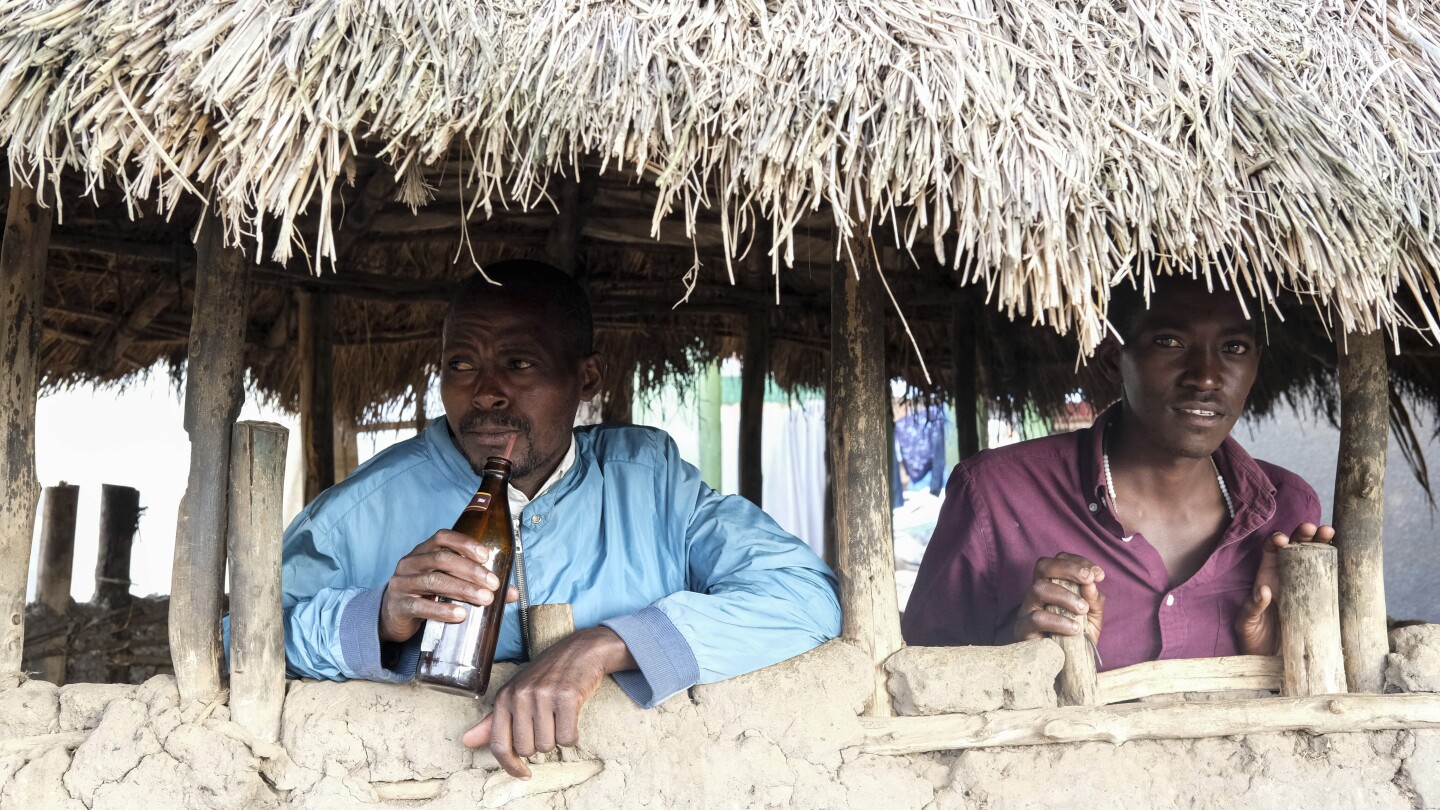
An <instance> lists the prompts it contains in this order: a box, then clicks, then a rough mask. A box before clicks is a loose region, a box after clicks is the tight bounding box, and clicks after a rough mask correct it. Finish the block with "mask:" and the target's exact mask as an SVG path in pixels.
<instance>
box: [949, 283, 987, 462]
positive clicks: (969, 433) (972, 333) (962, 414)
mask: <svg viewBox="0 0 1440 810" xmlns="http://www.w3.org/2000/svg"><path fill="white" fill-rule="evenodd" d="M978 317H979V312H978V311H977V307H975V305H974V304H972V303H971V302H970V301H968V300H963V299H962V300H960V301H957V302H956V303H955V309H954V312H953V314H952V316H951V323H952V327H953V333H952V334H953V337H954V340H953V343H952V344H951V347H952V351H953V352H954V354H955V358H954V367H955V437H956V444H957V447H958V448H959V453H958V455H959V456H960V458H959V459H957V461H964V460H965V459H967V458H969V457H971V456H973V455H975V454H976V453H978V452H980V415H979V413H978V411H979V407H980V393H979V385H978V384H977V383H978V375H979V373H980V368H979V363H978V362H977V361H976V347H975V343H976V341H978V340H979V330H978V329H977V328H976V326H977V324H976V321H977V319H978Z"/></svg>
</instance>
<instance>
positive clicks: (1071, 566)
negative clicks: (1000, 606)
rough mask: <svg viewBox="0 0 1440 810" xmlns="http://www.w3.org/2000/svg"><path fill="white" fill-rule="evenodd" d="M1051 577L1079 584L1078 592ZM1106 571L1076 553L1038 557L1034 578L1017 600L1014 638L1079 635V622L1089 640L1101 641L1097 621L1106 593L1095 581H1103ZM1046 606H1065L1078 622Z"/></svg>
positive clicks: (1101, 616) (1101, 615)
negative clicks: (1051, 634) (1082, 623)
mask: <svg viewBox="0 0 1440 810" xmlns="http://www.w3.org/2000/svg"><path fill="white" fill-rule="evenodd" d="M1052 579H1063V580H1066V581H1068V582H1073V583H1075V584H1076V585H1079V586H1080V593H1079V594H1075V593H1072V592H1071V591H1070V590H1069V589H1068V588H1065V587H1063V586H1061V585H1056V584H1055V583H1053V582H1051V581H1050V580H1052ZM1104 579H1105V572H1104V571H1102V570H1101V569H1100V567H1099V566H1097V565H1096V564H1095V563H1092V562H1090V561H1089V560H1087V559H1085V558H1084V557H1081V556H1080V555H1078V554H1070V553H1068V552H1064V551H1062V552H1060V553H1058V554H1056V555H1055V556H1054V557H1041V558H1040V559H1039V560H1037V561H1036V563H1035V581H1034V582H1032V583H1031V584H1030V590H1029V591H1027V592H1026V594H1025V598H1024V599H1023V600H1022V601H1021V602H1020V610H1019V612H1017V613H1016V614H1015V624H1014V627H1013V629H1012V633H1013V635H1014V638H1015V640H1016V641H1027V640H1029V639H1032V638H1043V637H1044V636H1045V634H1046V633H1053V634H1056V635H1061V636H1073V635H1078V634H1079V633H1080V630H1081V621H1083V622H1084V623H1085V630H1086V633H1087V635H1089V636H1090V639H1091V640H1092V641H1095V642H1097V643H1098V642H1099V641H1100V624H1101V620H1102V618H1103V614H1104V611H1105V595H1104V594H1102V593H1100V589H1099V588H1098V587H1097V583H1100V582H1102V581H1104ZM1047 605H1054V606H1055V607H1059V608H1064V609H1065V610H1068V611H1069V612H1071V613H1074V614H1075V615H1076V616H1078V617H1080V619H1081V621H1076V620H1073V619H1068V618H1066V617H1064V616H1061V615H1060V614H1058V613H1054V612H1052V611H1049V610H1046V609H1045V608H1046V606H1047Z"/></svg>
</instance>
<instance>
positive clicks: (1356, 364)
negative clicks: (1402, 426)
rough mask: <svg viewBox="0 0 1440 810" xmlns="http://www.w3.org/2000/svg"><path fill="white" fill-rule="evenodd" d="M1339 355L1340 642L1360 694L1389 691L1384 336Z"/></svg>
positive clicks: (1355, 338)
mask: <svg viewBox="0 0 1440 810" xmlns="http://www.w3.org/2000/svg"><path fill="white" fill-rule="evenodd" d="M1345 348H1346V351H1345V352H1342V353H1341V354H1340V454H1339V458H1338V460H1337V469H1336V471H1335V546H1336V548H1337V549H1339V552H1340V639H1341V643H1342V644H1343V645H1344V650H1345V678H1346V681H1347V682H1348V683H1349V685H1350V690H1351V691H1353V692H1383V691H1384V690H1385V656H1386V655H1387V654H1388V653H1389V652H1390V643H1389V634H1388V629H1387V624H1386V618H1385V565H1384V554H1383V544H1382V541H1383V539H1384V535H1385V452H1386V449H1387V445H1388V444H1389V438H1390V436H1389V407H1390V399H1389V397H1390V387H1389V384H1388V382H1387V381H1386V361H1385V338H1384V335H1383V334H1382V333H1380V332H1378V331H1376V332H1371V333H1369V334H1363V335H1362V334H1358V333H1351V334H1348V335H1346V336H1345Z"/></svg>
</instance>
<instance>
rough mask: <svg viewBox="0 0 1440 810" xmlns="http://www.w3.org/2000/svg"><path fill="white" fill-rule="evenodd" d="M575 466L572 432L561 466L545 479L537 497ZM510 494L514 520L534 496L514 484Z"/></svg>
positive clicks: (511, 513) (518, 517) (573, 436)
mask: <svg viewBox="0 0 1440 810" xmlns="http://www.w3.org/2000/svg"><path fill="white" fill-rule="evenodd" d="M574 466H575V434H573V433H572V434H570V448H569V449H568V450H566V451H565V457H564V458H562V459H560V466H559V467H556V468H555V472H553V473H550V477H549V478H547V479H545V483H544V484H542V485H541V486H540V489H539V490H538V491H537V492H536V493H535V498H538V497H540V496H541V495H544V494H545V493H546V491H548V490H549V489H550V487H553V486H555V482H557V481H559V480H560V479H561V478H564V477H565V474H566V473H568V472H570V468H571V467H574ZM508 494H509V496H510V515H511V518H512V519H513V520H519V519H520V513H521V512H523V511H524V510H525V507H527V506H529V505H530V503H531V502H532V501H533V500H534V498H527V497H525V493H523V492H521V491H520V490H519V489H518V488H517V487H516V486H515V485H514V484H511V485H510V487H509V490H508Z"/></svg>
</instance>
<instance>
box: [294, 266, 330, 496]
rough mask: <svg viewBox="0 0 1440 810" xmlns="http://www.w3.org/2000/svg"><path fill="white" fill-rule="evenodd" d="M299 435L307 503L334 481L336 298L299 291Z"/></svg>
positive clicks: (320, 293) (324, 294) (319, 293)
mask: <svg viewBox="0 0 1440 810" xmlns="http://www.w3.org/2000/svg"><path fill="white" fill-rule="evenodd" d="M296 295H297V296H298V299H297V303H298V306H297V307H296V309H297V311H298V312H299V315H300V327H299V335H298V338H299V339H298V341H297V342H298V343H299V352H300V364H301V371H300V439H301V442H302V444H303V445H304V450H305V503H309V502H311V501H313V500H315V498H316V496H318V495H319V494H320V493H321V492H324V491H325V490H326V489H328V488H330V487H331V486H333V485H334V483H335V395H334V375H335V354H334V347H333V346H331V345H330V340H331V337H332V336H333V331H334V299H333V298H331V297H330V296H329V295H328V294H326V293H324V292H300V293H296Z"/></svg>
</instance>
